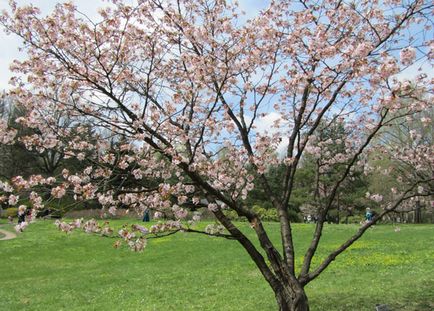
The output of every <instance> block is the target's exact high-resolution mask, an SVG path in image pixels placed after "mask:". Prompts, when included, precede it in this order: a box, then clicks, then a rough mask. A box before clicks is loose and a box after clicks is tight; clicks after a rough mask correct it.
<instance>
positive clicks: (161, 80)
mask: <svg viewBox="0 0 434 311" xmlns="http://www.w3.org/2000/svg"><path fill="white" fill-rule="evenodd" d="M432 9H433V5H432V4H431V3H430V2H429V1H428V2H424V1H422V0H408V1H407V0H406V1H394V0H384V1H356V2H350V1H328V0H324V1H303V0H300V1H277V0H276V1H270V5H269V7H268V8H267V9H265V10H263V11H261V12H259V13H258V14H257V16H256V17H254V18H252V19H250V20H247V21H245V22H243V21H242V20H244V18H242V12H240V10H239V9H238V6H237V3H229V1H224V0H198V1H189V0H188V1H187V0H173V1H170V0H168V1H162V0H136V1H131V2H128V4H127V2H125V3H124V2H122V1H118V0H112V1H111V2H110V3H109V4H107V6H106V7H105V8H103V9H100V11H99V17H98V19H97V20H91V19H90V18H89V17H88V16H86V15H85V14H84V13H82V12H79V11H78V10H77V8H76V7H75V6H74V5H73V4H72V3H70V2H67V3H64V4H58V5H57V6H56V7H55V9H54V11H53V12H52V13H51V14H50V15H48V16H46V17H43V16H41V14H40V11H39V10H38V9H37V8H36V7H33V6H31V5H30V6H24V7H18V6H17V5H16V4H15V3H14V2H13V1H11V9H10V10H9V12H3V13H2V16H1V20H0V21H1V23H2V24H3V26H4V28H5V29H6V31H7V32H9V33H14V34H16V35H18V36H20V37H21V38H22V39H23V42H24V45H23V49H24V50H25V51H26V52H27V59H26V60H24V61H14V62H13V64H12V65H11V70H13V71H14V72H15V73H16V76H15V77H14V78H12V80H11V83H12V85H13V89H12V91H11V93H12V94H13V96H14V97H15V98H16V100H17V101H18V102H19V103H20V105H22V106H23V107H25V109H26V111H27V115H26V116H25V117H23V118H21V119H20V122H21V124H23V125H24V124H25V125H27V126H29V127H34V128H35V127H37V128H38V130H39V132H40V133H41V135H42V137H43V139H42V140H40V139H38V140H35V141H32V140H31V139H29V140H28V141H29V146H30V145H32V144H37V145H38V148H51V149H53V148H61V149H62V150H63V152H64V154H65V157H74V158H77V159H79V160H84V159H85V158H86V157H88V158H86V160H87V161H89V160H92V163H93V164H92V165H89V166H88V167H86V168H85V169H84V170H82V171H77V172H70V171H67V170H65V171H63V172H62V174H61V175H59V176H53V177H50V178H44V177H41V176H32V177H31V178H29V179H23V178H20V177H16V178H15V179H14V180H13V181H12V182H11V183H2V184H1V187H2V189H3V192H4V193H5V194H4V199H5V200H6V199H7V200H9V201H13V202H12V203H14V202H15V203H16V202H17V197H16V195H15V194H14V191H17V189H27V193H30V196H31V200H30V202H31V203H32V204H33V206H32V208H40V207H41V206H42V205H43V202H41V198H40V196H38V194H37V192H34V191H33V192H31V189H32V188H33V187H35V186H39V185H41V184H44V185H48V186H51V187H52V191H51V194H52V196H53V197H55V198H61V197H62V196H63V195H65V194H66V193H67V192H71V193H73V194H74V196H75V199H76V200H77V201H81V200H89V199H98V201H99V202H100V204H101V205H102V206H103V208H104V209H108V210H110V212H112V213H115V212H116V209H117V208H119V207H120V206H129V207H131V208H137V209H140V210H142V211H144V210H147V209H150V210H153V211H155V212H156V214H157V215H161V214H162V213H166V214H170V215H171V216H170V217H172V219H171V220H169V221H162V222H159V223H158V224H156V225H154V226H152V227H151V228H149V229H148V228H144V227H142V226H137V225H136V226H134V228H132V229H128V228H124V229H122V230H121V231H120V232H119V235H120V236H121V237H122V238H123V239H124V240H125V241H126V242H127V243H128V245H129V246H130V247H131V248H132V249H133V250H136V251H140V250H142V249H143V248H144V247H145V245H146V241H147V239H148V238H149V237H150V235H151V234H154V235H157V236H158V235H164V234H172V233H175V232H177V231H179V230H183V231H190V232H198V233H203V234H208V235H214V236H220V237H224V238H229V239H233V240H236V241H238V242H239V243H240V244H241V246H242V247H243V248H244V249H245V250H246V251H247V253H248V254H249V255H250V257H251V259H252V260H253V261H254V263H255V264H256V266H257V267H258V269H259V270H260V272H261V274H262V275H263V277H264V279H265V280H266V281H267V282H268V283H269V285H270V286H271V288H272V289H273V291H274V293H275V297H276V301H277V304H278V306H279V309H280V310H308V309H309V304H308V299H307V296H306V293H305V290H304V287H305V286H306V285H307V284H309V283H310V282H311V281H313V280H314V279H316V278H317V277H318V276H319V275H320V274H321V273H322V272H323V271H324V270H325V269H326V268H327V267H328V266H329V265H330V264H331V263H332V262H333V261H334V260H335V259H336V258H337V257H338V256H339V255H340V254H341V253H342V252H344V251H345V250H346V249H347V248H348V247H349V246H350V245H351V244H352V243H354V242H355V241H356V240H358V239H359V238H360V237H361V236H362V235H363V233H364V232H366V230H367V229H368V228H369V227H370V226H372V225H373V224H374V223H376V222H377V221H378V220H379V219H381V217H383V216H384V215H386V214H387V213H389V212H391V211H393V210H395V209H396V208H397V207H398V206H400V205H401V204H402V203H403V202H406V201H408V200H410V199H411V198H412V197H415V196H424V197H427V196H429V195H432V193H433V179H432V176H433V175H432V174H418V176H420V177H421V178H418V179H417V180H412V182H411V183H405V182H404V183H403V186H402V187H401V188H400V189H399V190H397V194H396V196H395V197H394V199H393V200H392V201H389V202H383V201H382V200H381V199H382V195H381V194H370V198H372V199H373V200H375V201H376V202H377V203H378V204H379V205H381V206H382V207H383V212H381V213H379V214H378V215H377V216H376V217H375V218H374V219H373V221H371V222H368V223H366V224H364V225H363V226H361V227H360V228H359V229H358V230H357V232H355V233H354V235H353V236H351V237H348V240H347V241H345V242H344V243H343V244H342V245H341V246H339V247H338V248H336V249H335V250H334V251H332V252H331V253H330V254H329V255H328V256H327V257H326V258H323V259H321V262H320V263H319V264H318V265H314V264H313V258H314V257H315V255H316V250H317V248H318V245H319V243H320V241H321V236H322V231H323V228H324V222H325V217H326V215H327V212H328V211H329V210H330V208H332V206H333V205H334V204H335V201H336V199H337V198H336V197H337V194H338V193H339V191H340V190H341V187H342V186H343V185H344V184H346V183H347V182H350V181H351V176H352V173H353V172H354V171H355V170H358V169H360V168H362V167H364V166H365V164H366V158H367V154H369V152H371V151H372V150H375V149H376V148H375V145H373V144H372V142H373V139H374V138H375V137H376V136H377V135H378V134H379V132H380V130H381V129H382V128H384V127H386V126H388V125H389V124H390V123H391V122H394V121H395V120H398V119H400V118H412V117H413V116H415V115H416V116H417V112H420V111H423V110H424V109H426V108H427V107H430V106H431V105H432V96H431V95H432V94H430V92H432V81H431V80H430V79H429V78H428V77H427V76H426V75H424V74H420V75H418V76H417V77H416V78H415V81H413V82H412V83H413V85H414V84H416V85H417V87H412V88H409V87H408V85H409V82H408V81H402V80H398V79H397V78H396V75H397V74H398V73H400V72H401V71H402V70H404V69H405V68H407V67H408V66H411V65H412V64H413V63H414V62H417V63H418V64H425V65H427V66H429V64H430V62H431V61H432V59H433V56H434V42H433V41H430V40H427V39H426V38H429V37H432V30H431V22H430V19H431V18H432ZM427 94H428V95H427ZM408 99H411V101H410V100H408ZM59 114H60V115H62V114H63V115H67V116H68V117H69V118H70V120H71V124H74V123H75V125H77V124H79V123H81V122H86V123H91V124H93V128H94V130H95V131H97V132H98V133H101V135H100V139H99V140H98V141H97V142H95V143H93V144H91V143H89V142H88V141H86V137H84V136H83V135H78V134H77V131H78V132H80V131H81V132H84V129H80V127H77V126H75V127H72V126H71V128H70V129H68V128H65V129H63V130H62V131H60V132H56V131H54V130H53V129H54V127H52V126H51V124H52V122H51V121H50V120H51V118H50V116H54V115H59ZM271 117H272V118H271ZM270 119H272V120H273V123H272V124H269V125H268V126H265V129H264V124H263V122H265V120H270ZM323 120H338V121H339V122H340V123H342V124H345V127H346V128H345V132H346V133H349V134H348V135H347V136H346V137H345V138H343V139H341V138H340V141H339V142H337V141H333V140H330V141H327V142H323V144H326V145H332V144H339V145H342V146H345V152H341V153H337V154H333V156H332V157H330V158H329V159H324V156H323V157H321V158H322V163H323V164H324V165H322V168H321V169H322V173H326V171H327V170H328V169H333V168H335V167H336V166H339V170H337V171H338V172H339V176H338V177H336V178H335V179H334V181H333V182H334V184H333V185H332V186H330V185H329V186H328V189H327V192H326V193H322V196H321V198H322V199H321V202H320V206H319V211H320V212H319V219H318V221H317V223H316V227H315V229H314V233H313V236H312V240H311V242H310V245H309V247H308V249H307V251H306V252H305V253H304V254H301V256H303V261H302V262H301V263H300V264H301V268H300V269H297V270H296V268H295V267H296V253H295V252H296V250H295V249H294V240H293V229H294V228H293V226H292V224H291V221H290V220H289V217H288V202H289V201H290V199H291V195H292V193H293V190H294V189H293V188H294V177H295V174H296V171H297V168H298V167H299V164H300V161H301V159H302V157H303V155H306V154H310V155H313V156H316V155H319V154H321V152H322V150H321V147H320V146H318V138H319V136H318V131H319V125H320V124H324V122H323ZM343 121H345V122H343ZM107 130H108V131H107ZM321 130H324V126H323V125H322V126H321ZM106 132H109V133H115V134H117V135H119V136H122V137H124V143H123V144H122V145H120V146H119V148H120V149H122V150H123V151H126V152H123V153H121V156H120V157H119V156H118V155H119V154H114V153H113V152H112V151H111V149H110V148H109V145H108V141H109V140H108V139H107V137H104V135H102V133H106ZM0 133H1V135H0V136H1V140H2V142H3V143H13V141H14V139H15V136H14V135H15V133H14V132H12V131H11V130H9V129H8V128H7V126H4V125H3V124H0ZM41 142H43V143H42V144H41ZM420 143H421V144H423V143H424V140H423V139H422V140H420ZM276 150H284V152H283V156H281V154H282V152H280V154H279V152H276ZM383 152H388V150H387V148H385V149H384V150H383ZM400 156H401V157H406V158H407V159H408V160H411V161H413V162H415V164H416V165H415V167H416V168H417V169H419V170H427V166H424V165H420V166H418V165H417V163H419V161H428V162H429V163H430V164H431V166H430V167H431V169H432V159H434V157H433V146H432V145H425V146H424V147H423V148H415V149H414V150H412V151H411V152H404V151H402V153H401V154H400ZM89 157H92V159H89ZM279 163H283V164H284V174H282V178H281V189H282V191H279V193H275V191H273V189H272V187H270V184H269V181H268V180H267V177H266V174H265V172H266V171H267V168H268V167H269V166H270V165H278V164H279ZM113 165H115V166H116V167H117V168H119V169H120V170H121V171H123V172H125V171H127V172H128V173H129V174H130V176H129V178H130V177H133V178H134V179H136V180H137V181H138V182H137V183H131V182H129V183H128V184H123V183H122V182H117V183H115V184H113V183H110V182H108V181H109V180H110V179H114V178H116V176H114V175H115V174H116V172H117V171H119V170H114V169H113ZM334 171H336V170H334ZM142 179H149V180H154V181H155V180H158V181H159V183H158V185H157V186H155V187H150V186H146V185H145V184H146V183H141V182H140V180H142ZM254 181H258V182H256V183H254ZM255 184H257V185H258V187H260V189H261V191H263V192H264V193H265V194H266V195H267V196H268V198H269V200H270V202H271V203H272V205H273V208H275V209H276V211H277V214H278V217H279V222H280V231H281V245H280V244H276V243H273V242H272V241H271V240H270V238H269V235H268V233H267V230H266V229H265V227H264V225H263V222H262V220H261V219H260V217H259V216H258V215H257V214H255V212H254V211H253V210H252V209H251V206H247V205H246V204H245V200H246V198H247V196H248V193H249V191H251V190H252V189H253V187H254V185H255ZM113 185H115V186H113ZM17 204H18V203H17ZM202 205H206V207H207V208H208V209H209V211H210V212H212V213H213V215H214V216H215V218H216V219H217V220H218V222H219V223H220V225H219V226H211V227H208V228H207V230H206V231H200V230H196V229H194V227H192V222H194V221H197V220H198V218H199V215H198V214H192V213H189V212H188V209H189V208H191V207H195V206H196V207H198V206H202ZM226 209H229V210H233V211H235V212H236V213H237V214H238V215H239V216H240V217H244V218H246V219H247V221H248V222H249V223H250V227H251V229H252V230H253V231H254V233H255V236H256V238H257V240H258V241H259V243H258V244H255V243H254V242H253V241H252V240H251V239H249V238H248V237H247V236H246V234H245V233H243V232H242V231H241V230H240V229H239V228H238V227H237V224H236V223H233V222H232V221H231V220H230V219H229V218H228V217H226V215H225V213H224V211H225V210H226ZM57 225H58V227H59V229H61V230H63V231H66V232H68V231H70V230H72V229H73V228H77V227H82V228H84V230H85V231H86V232H101V233H102V234H104V235H107V234H112V229H110V228H108V227H107V226H104V227H100V226H98V224H96V223H95V221H88V222H86V223H85V224H83V223H81V221H75V222H73V223H71V224H68V223H64V222H58V223H57ZM117 245H119V244H117ZM301 256H299V257H301Z"/></svg>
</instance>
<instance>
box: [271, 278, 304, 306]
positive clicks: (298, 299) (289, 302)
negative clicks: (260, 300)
mask: <svg viewBox="0 0 434 311" xmlns="http://www.w3.org/2000/svg"><path fill="white" fill-rule="evenodd" d="M275 296H276V302H277V306H278V308H279V311H309V302H308V299H307V296H306V293H305V291H304V288H303V287H302V286H300V285H299V284H297V285H295V286H290V285H289V284H282V286H281V287H280V288H279V289H277V290H276V291H275Z"/></svg>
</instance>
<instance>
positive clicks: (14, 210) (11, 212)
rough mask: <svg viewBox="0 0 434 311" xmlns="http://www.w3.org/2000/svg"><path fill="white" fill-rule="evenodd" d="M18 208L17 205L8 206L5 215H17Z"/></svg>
mask: <svg viewBox="0 0 434 311" xmlns="http://www.w3.org/2000/svg"><path fill="white" fill-rule="evenodd" d="M17 215H18V208H17V207H9V208H7V209H6V217H17Z"/></svg>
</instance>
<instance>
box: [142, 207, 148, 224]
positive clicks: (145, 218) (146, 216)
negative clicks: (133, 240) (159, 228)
mask: <svg viewBox="0 0 434 311" xmlns="http://www.w3.org/2000/svg"><path fill="white" fill-rule="evenodd" d="M143 222H149V211H148V210H146V212H145V213H144V215H143Z"/></svg>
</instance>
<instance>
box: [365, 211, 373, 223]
mask: <svg viewBox="0 0 434 311" xmlns="http://www.w3.org/2000/svg"><path fill="white" fill-rule="evenodd" d="M373 217H374V214H373V213H372V211H371V209H370V208H369V207H368V208H367V209H366V213H365V219H366V222H370V221H372V218H373Z"/></svg>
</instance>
